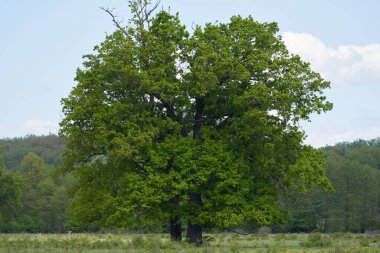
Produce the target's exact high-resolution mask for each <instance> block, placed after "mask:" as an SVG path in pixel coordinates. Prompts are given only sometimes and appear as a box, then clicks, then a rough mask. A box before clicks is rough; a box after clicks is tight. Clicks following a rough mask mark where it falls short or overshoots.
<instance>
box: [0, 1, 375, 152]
mask: <svg viewBox="0 0 380 253" xmlns="http://www.w3.org/2000/svg"><path fill="white" fill-rule="evenodd" d="M161 5H162V7H160V8H163V9H165V10H170V12H171V13H176V12H179V14H180V18H181V20H182V22H183V23H184V24H186V26H187V27H188V28H189V29H191V27H192V25H194V24H199V25H203V24H204V23H205V22H215V21H219V22H228V20H229V18H230V17H231V16H233V15H241V16H244V17H245V16H248V15H251V16H252V17H253V18H254V19H256V20H258V21H260V22H277V23H278V25H279V27H280V32H279V34H280V35H281V36H282V38H283V40H284V42H285V44H286V45H287V47H288V49H289V51H290V52H292V53H295V54H299V55H300V56H301V58H302V59H303V60H305V61H307V62H310V64H311V68H312V69H313V70H314V71H317V72H319V73H321V75H322V76H323V77H324V78H325V79H326V80H328V81H330V82H331V89H329V90H327V91H326V92H325V94H326V96H327V98H328V100H329V101H331V102H332V103H333V104H334V109H333V110H332V111H330V112H327V113H326V114H321V115H313V116H312V118H311V122H303V123H302V124H301V127H302V129H303V130H304V131H305V132H306V134H307V139H306V140H305V143H307V144H311V145H313V146H315V147H321V146H325V145H334V144H335V143H338V142H343V141H353V140H356V139H359V138H360V139H372V138H376V137H380V109H379V108H380V99H379V96H380V33H379V32H378V29H379V27H380V15H379V13H378V12H379V10H380V1H378V0H361V1H358V0H308V1H305V0H162V1H161ZM99 7H108V8H115V10H114V12H115V13H117V14H118V16H119V17H120V18H123V19H124V21H125V24H126V23H127V22H126V21H127V20H128V18H130V17H131V15H130V13H129V10H128V1H126V0H65V1H62V0H61V1H58V0H35V1H30V0H15V1H3V2H2V4H1V5H0V34H1V39H0V138H12V137H21V136H25V135H28V134H36V135H43V134H49V133H53V134H56V133H57V132H58V129H59V126H58V123H59V122H60V121H61V119H62V117H63V115H62V113H61V109H62V106H61V104H60V100H61V98H63V97H67V96H68V94H69V92H70V90H71V89H72V88H73V87H74V86H75V84H76V83H75V81H74V76H75V71H76V69H77V68H78V67H81V63H82V55H84V54H88V53H91V52H92V49H93V47H94V46H95V45H97V44H99V43H100V42H101V41H103V40H104V38H105V36H106V34H110V33H112V31H114V30H115V27H114V25H113V23H112V21H111V19H110V17H109V16H108V15H107V14H106V13H105V12H104V11H102V10H101V9H100V8H99Z"/></svg>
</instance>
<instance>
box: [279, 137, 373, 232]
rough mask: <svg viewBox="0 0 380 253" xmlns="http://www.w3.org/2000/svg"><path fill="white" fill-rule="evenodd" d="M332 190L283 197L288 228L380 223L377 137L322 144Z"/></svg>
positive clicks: (357, 228)
mask: <svg viewBox="0 0 380 253" xmlns="http://www.w3.org/2000/svg"><path fill="white" fill-rule="evenodd" d="M321 151H324V152H325V153H326V156H327V157H326V158H327V159H326V174H327V177H328V178H329V180H330V181H331V183H332V185H333V187H334V188H335V191H334V192H330V193H324V192H322V191H320V190H314V191H313V192H311V193H310V194H308V195H306V196H298V197H296V198H295V199H293V200H291V201H289V200H287V201H286V202H287V209H288V210H289V212H290V220H289V224H288V227H289V229H290V230H291V231H313V230H319V231H321V232H340V231H341V232H342V231H343V232H344V231H349V232H364V231H366V230H375V229H377V228H378V227H379V226H380V220H379V217H380V216H379V215H380V212H379V210H380V205H379V203H380V188H379V187H378V184H379V182H380V167H379V164H380V140H379V139H374V140H370V141H363V140H358V141H355V142H352V143H340V144H337V145H335V146H332V147H326V148H323V149H322V150H321Z"/></svg>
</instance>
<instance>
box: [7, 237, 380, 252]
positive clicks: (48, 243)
mask: <svg viewBox="0 0 380 253" xmlns="http://www.w3.org/2000/svg"><path fill="white" fill-rule="evenodd" d="M205 239H206V242H205V245H204V246H202V247H200V248H197V247H195V246H193V245H189V244H187V243H185V242H182V243H175V242H171V241H170V240H169V235H166V234H118V235H115V234H60V235H53V234H0V253H3V252H12V253H13V252H23V253H37V252H62V253H63V252H81V253H85V252H94V253H95V252H96V253H105V252H123V253H124V252H133V253H139V252H155V253H156V252H182V253H187V252H189V253H190V252H199V253H217V252H222V253H235V252H239V253H240V252H247V253H248V252H252V253H254V252H256V253H283V252H287V253H301V252H302V253H304V252H307V253H308V252H310V253H311V252H313V253H322V252H327V253H362V252H364V253H367V252H368V253H372V252H373V253H375V252H376V253H378V252H380V235H366V234H348V233H334V234H329V235H327V234H322V235H321V234H319V233H313V234H251V235H238V234H229V233H228V234H227V233H219V234H206V235H205Z"/></svg>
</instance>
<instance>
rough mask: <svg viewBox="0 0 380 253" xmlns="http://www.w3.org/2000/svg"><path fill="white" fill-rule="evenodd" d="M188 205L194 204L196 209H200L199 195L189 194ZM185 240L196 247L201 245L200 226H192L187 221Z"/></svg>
mask: <svg viewBox="0 0 380 253" xmlns="http://www.w3.org/2000/svg"><path fill="white" fill-rule="evenodd" d="M190 203H191V204H195V205H196V206H197V208H200V207H201V206H202V198H201V194H199V193H190ZM187 239H188V240H189V243H195V245H197V246H200V245H202V243H203V238H202V225H200V224H193V223H192V222H191V220H189V221H188V225H187Z"/></svg>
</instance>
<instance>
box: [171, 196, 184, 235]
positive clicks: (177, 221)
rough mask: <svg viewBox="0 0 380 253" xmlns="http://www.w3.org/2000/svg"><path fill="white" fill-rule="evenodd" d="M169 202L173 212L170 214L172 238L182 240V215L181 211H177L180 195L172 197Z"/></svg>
mask: <svg viewBox="0 0 380 253" xmlns="http://www.w3.org/2000/svg"><path fill="white" fill-rule="evenodd" d="M169 203H170V205H171V207H172V213H171V216H170V239H172V240H173V241H177V242H180V241H181V240H182V229H181V216H180V215H179V213H176V212H177V208H178V197H173V198H172V199H170V201H169Z"/></svg>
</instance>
